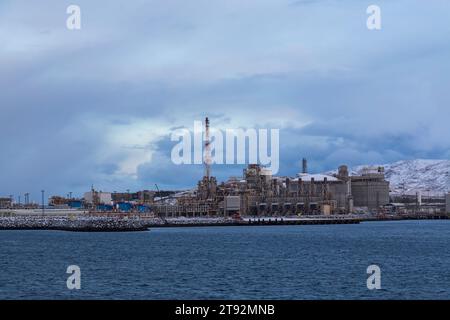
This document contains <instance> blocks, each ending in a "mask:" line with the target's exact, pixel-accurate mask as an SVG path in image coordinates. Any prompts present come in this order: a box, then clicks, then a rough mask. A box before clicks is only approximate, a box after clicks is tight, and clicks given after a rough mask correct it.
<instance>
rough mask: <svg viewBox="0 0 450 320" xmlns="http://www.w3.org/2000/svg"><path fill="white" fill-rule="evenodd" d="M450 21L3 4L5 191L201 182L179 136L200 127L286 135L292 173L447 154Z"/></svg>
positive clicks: (432, 10) (360, 6)
mask: <svg viewBox="0 0 450 320" xmlns="http://www.w3.org/2000/svg"><path fill="white" fill-rule="evenodd" d="M70 4H77V5H79V6H80V7H81V23H82V25H81V26H82V28H81V30H72V31H71V30H68V29H67V28H66V19H67V17H68V15H67V14H66V8H67V6H69V5H70ZM371 4H377V5H379V6H380V7H381V15H382V29H381V30H379V31H370V30H368V29H367V27H366V19H367V17H368V15H367V14H366V9H367V7H368V6H369V5H371ZM449 21H450V3H449V1H448V0H430V1H423V0H386V1H381V0H378V1H375V0H372V1H362V0H340V1H338V0H317V1H314V0H303V1H301V0H298V1H296V0H270V1H269V0H246V1H242V0H222V1H219V0H201V1H199V0H192V1H186V0H183V1H181V0H153V1H144V0H137V1H125V0H123V1H113V0H109V1H91V0H72V1H62V0H53V1H47V0H40V1H21V0H11V1H9V0H1V1H0V111H1V115H0V119H1V120H0V137H1V138H0V152H1V154H0V196H1V195H9V194H14V195H18V194H22V195H23V193H25V192H31V194H32V198H33V199H35V200H37V199H39V196H40V190H41V189H45V190H47V193H48V194H60V195H65V194H67V193H68V192H69V191H72V192H74V193H75V194H78V195H79V194H82V192H84V191H87V190H88V189H89V188H90V186H91V184H94V185H95V186H96V187H97V188H98V189H102V190H105V191H106V190H107V191H123V190H126V189H131V190H139V189H154V188H155V187H154V184H155V183H157V184H158V185H159V186H160V188H172V189H177V188H185V187H192V186H195V184H196V181H197V180H198V179H199V178H200V177H201V175H202V174H203V171H202V167H201V166H175V165H174V164H172V163H171V161H170V152H171V149H172V147H173V146H174V144H175V143H174V142H172V141H170V133H171V131H172V129H173V128H176V127H186V128H192V127H193V121H194V120H202V119H203V118H204V117H205V116H209V117H210V119H211V122H212V125H213V126H214V127H216V128H222V129H225V128H238V127H243V128H255V127H260V128H279V129H280V145H281V149H280V162H281V164H280V172H279V173H280V174H282V175H295V174H296V173H297V172H299V171H300V161H301V158H302V157H306V158H308V160H309V168H310V171H317V172H320V171H325V170H330V169H334V168H335V167H337V166H338V165H340V164H344V163H345V164H349V165H356V164H375V163H388V162H392V161H396V160H402V159H413V158H436V159H448V158H449V157H450V152H449V150H450V139H449V137H450V125H449V120H450V23H449ZM241 170H242V167H240V166H219V167H213V174H215V175H217V176H218V178H219V180H223V179H225V178H226V177H228V176H230V175H240V174H241ZM22 199H23V198H22Z"/></svg>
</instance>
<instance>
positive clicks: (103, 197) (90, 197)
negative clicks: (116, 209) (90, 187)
mask: <svg viewBox="0 0 450 320" xmlns="http://www.w3.org/2000/svg"><path fill="white" fill-rule="evenodd" d="M94 194H95V195H96V196H97V197H98V204H112V196H111V192H97V191H95V192H92V191H89V192H86V193H85V194H84V202H85V203H89V204H93V203H94Z"/></svg>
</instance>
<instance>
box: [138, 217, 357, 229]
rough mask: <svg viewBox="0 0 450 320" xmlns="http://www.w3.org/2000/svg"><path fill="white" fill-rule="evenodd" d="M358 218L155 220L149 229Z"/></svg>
mask: <svg viewBox="0 0 450 320" xmlns="http://www.w3.org/2000/svg"><path fill="white" fill-rule="evenodd" d="M360 221H361V220H360V219H357V218H333V217H329V218H320V217H317V218H286V219H284V218H257V219H255V218H247V219H245V218H244V219H242V220H233V219H226V218H185V219H179V218H175V219H166V220H160V219H153V220H152V221H148V223H147V226H148V227H149V228H164V227H225V226H273V225H322V224H358V223H359V222H360Z"/></svg>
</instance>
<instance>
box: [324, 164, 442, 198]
mask: <svg viewBox="0 0 450 320" xmlns="http://www.w3.org/2000/svg"><path fill="white" fill-rule="evenodd" d="M372 166H377V167H378V166H382V167H384V170H385V175H386V180H389V182H390V188H391V192H393V193H407V194H414V193H415V192H417V191H421V192H422V193H423V194H424V195H426V194H430V195H431V194H439V193H444V192H447V191H449V190H450V160H429V159H427V160H425V159H417V160H402V161H397V162H394V163H389V164H380V165H378V164H377V165H371V167H372ZM364 167H367V165H361V166H357V167H354V168H350V169H349V171H350V174H351V175H356V174H360V173H361V171H362V169H363V168H364ZM333 173H335V172H333Z"/></svg>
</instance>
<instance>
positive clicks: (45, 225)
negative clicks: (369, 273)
mask: <svg viewBox="0 0 450 320" xmlns="http://www.w3.org/2000/svg"><path fill="white" fill-rule="evenodd" d="M436 219H439V220H447V219H450V216H449V215H447V214H439V215H407V216H371V215H364V216H358V215H352V216H308V217H260V218H255V217H244V218H242V219H241V220H236V219H227V218H214V217H204V218H172V219H160V218H140V217H138V216H136V217H131V218H129V217H98V216H81V215H80V216H77V217H73V216H72V217H67V216H62V217H61V216H47V217H44V216H9V217H0V231H1V230H50V231H51V230H54V231H71V232H137V231H148V230H149V229H152V228H174V227H183V228H188V227H236V226H239V227H257V226H292V225H330V224H359V223H361V222H374V221H400V220H436Z"/></svg>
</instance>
